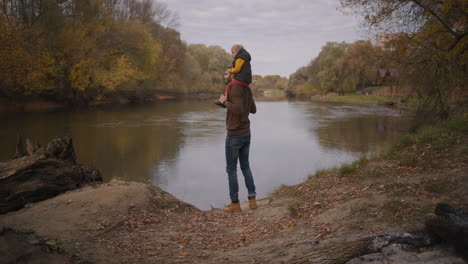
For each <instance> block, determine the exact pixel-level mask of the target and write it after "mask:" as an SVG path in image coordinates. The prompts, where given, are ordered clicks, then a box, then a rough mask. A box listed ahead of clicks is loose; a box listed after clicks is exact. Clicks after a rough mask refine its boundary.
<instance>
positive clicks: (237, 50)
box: [231, 44, 244, 58]
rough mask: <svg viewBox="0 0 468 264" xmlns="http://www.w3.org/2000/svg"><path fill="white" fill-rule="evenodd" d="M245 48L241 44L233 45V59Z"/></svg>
mask: <svg viewBox="0 0 468 264" xmlns="http://www.w3.org/2000/svg"><path fill="white" fill-rule="evenodd" d="M243 48H244V47H243V46H242V45H240V44H235V45H232V48H231V57H232V58H234V57H236V54H237V53H238V52H239V50H241V49H243Z"/></svg>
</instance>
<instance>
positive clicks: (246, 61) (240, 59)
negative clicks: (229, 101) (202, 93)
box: [215, 44, 252, 107]
mask: <svg viewBox="0 0 468 264" xmlns="http://www.w3.org/2000/svg"><path fill="white" fill-rule="evenodd" d="M231 56H232V58H233V61H232V68H231V72H232V73H234V79H233V80H232V81H231V82H230V83H228V84H227V85H226V88H225V90H224V96H228V94H229V92H230V91H231V88H232V86H233V85H235V84H239V85H242V86H245V87H248V86H249V84H250V83H252V68H251V66H250V60H251V58H250V54H249V53H248V52H247V51H246V50H245V49H244V47H243V46H242V45H239V44H236V45H233V46H232V48H231ZM215 104H216V105H219V106H221V107H225V105H224V104H223V103H221V102H219V101H217V102H215Z"/></svg>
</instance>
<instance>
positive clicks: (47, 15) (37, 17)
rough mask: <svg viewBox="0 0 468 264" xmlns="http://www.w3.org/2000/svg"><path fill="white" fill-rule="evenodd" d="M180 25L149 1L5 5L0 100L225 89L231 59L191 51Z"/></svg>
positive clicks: (51, 0) (19, 1)
mask: <svg viewBox="0 0 468 264" xmlns="http://www.w3.org/2000/svg"><path fill="white" fill-rule="evenodd" d="M177 24H178V17H177V14H175V13H173V12H172V11H171V10H169V9H168V7H167V6H166V5H165V4H162V3H158V2H154V1H152V0H0V43H2V45H0V58H1V59H0V96H1V97H6V98H24V97H28V96H31V97H33V96H41V97H46V98H49V99H53V100H58V101H62V102H69V103H72V104H76V103H86V102H90V101H96V100H97V101H99V100H105V99H106V98H112V97H118V96H124V97H126V98H133V99H135V100H140V99H143V98H147V97H151V96H152V95H154V94H155V93H156V92H158V91H164V92H173V93H193V92H214V91H215V90H216V91H222V71H223V69H224V68H225V67H226V66H228V65H229V64H230V62H231V58H230V56H229V54H228V53H227V52H226V51H224V50H223V49H222V48H220V47H217V46H209V47H207V46H205V45H187V44H186V43H184V42H183V41H182V40H181V39H180V33H179V32H178V31H177V30H176V29H174V28H175V27H176V26H177Z"/></svg>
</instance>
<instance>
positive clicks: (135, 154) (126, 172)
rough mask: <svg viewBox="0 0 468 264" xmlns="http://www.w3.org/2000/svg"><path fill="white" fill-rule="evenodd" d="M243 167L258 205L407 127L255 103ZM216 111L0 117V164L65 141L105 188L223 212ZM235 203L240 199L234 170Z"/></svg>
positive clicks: (196, 107)
mask: <svg viewBox="0 0 468 264" xmlns="http://www.w3.org/2000/svg"><path fill="white" fill-rule="evenodd" d="M257 109H258V112H257V114H255V115H251V123H252V124H251V130H252V143H251V150H250V163H251V167H252V172H253V175H254V179H255V184H256V187H257V195H258V198H262V197H266V196H268V195H269V194H270V193H271V192H272V191H274V189H275V188H277V187H278V186H280V185H282V184H287V185H292V184H297V183H300V182H302V181H304V180H305V179H306V178H307V177H308V175H310V174H313V173H314V172H316V171H317V170H321V169H327V168H331V167H338V166H341V165H342V164H343V163H346V162H352V161H353V160H356V159H358V158H359V157H361V156H363V155H375V154H378V153H382V152H383V151H385V150H386V149H387V148H388V147H389V146H390V144H392V143H393V142H394V141H395V140H396V139H397V138H398V136H399V135H400V134H401V133H402V132H403V131H404V130H405V128H406V127H407V126H408V119H407V118H405V117H404V116H402V115H401V113H400V111H399V110H398V109H392V108H386V107H382V106H361V105H342V104H325V103H315V102H301V101H279V102H257ZM224 118H225V109H222V108H220V107H217V106H215V105H214V104H213V103H212V102H211V101H166V102H160V103H157V104H154V105H145V106H119V107H114V108H106V109H98V110H96V109H94V110H85V111H83V110H81V111H72V112H70V111H52V112H35V113H13V114H12V113H8V114H7V113H2V114H0V120H1V123H2V126H1V128H0V142H1V148H0V160H6V159H9V158H11V157H12V156H13V155H14V152H15V142H16V138H17V135H22V136H23V137H28V138H31V139H32V140H34V141H37V142H39V143H41V144H45V143H47V142H48V141H49V140H51V139H52V138H54V137H57V136H62V135H70V136H72V138H73V143H74V147H75V151H76V155H77V158H78V161H79V162H80V163H83V164H87V165H91V166H94V167H96V168H98V169H99V170H100V171H101V172H102V173H103V175H104V178H105V180H111V179H124V180H132V181H139V182H144V183H150V184H152V185H154V186H159V187H161V188H162V189H164V190H166V191H168V192H169V193H171V194H173V195H175V196H176V197H178V198H179V199H181V200H183V201H185V202H188V203H191V204H193V205H195V206H197V207H198V208H200V209H203V210H207V209H210V208H211V207H222V206H223V205H226V204H228V203H229V195H228V186H227V175H226V172H225V159H224V140H225V134H226V131H225V119H224ZM238 175H239V184H240V193H239V196H240V198H241V200H246V191H245V187H244V184H243V178H242V174H241V172H240V169H239V170H238Z"/></svg>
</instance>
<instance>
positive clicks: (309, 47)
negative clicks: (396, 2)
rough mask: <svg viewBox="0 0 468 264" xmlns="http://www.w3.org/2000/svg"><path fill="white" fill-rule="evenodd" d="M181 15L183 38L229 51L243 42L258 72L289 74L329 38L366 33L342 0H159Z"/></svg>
mask: <svg viewBox="0 0 468 264" xmlns="http://www.w3.org/2000/svg"><path fill="white" fill-rule="evenodd" d="M157 1H158V2H163V3H166V4H167V5H168V7H169V9H170V10H172V11H175V12H177V14H178V15H179V16H180V26H179V27H178V28H177V29H178V30H179V31H180V32H181V38H182V40H184V41H186V42H187V43H188V44H195V43H202V44H205V45H218V46H221V47H222V48H224V49H225V50H226V51H229V50H230V48H231V46H232V45H233V44H236V43H239V44H243V45H244V47H245V48H246V50H248V51H249V52H250V54H251V56H252V71H253V73H254V74H260V75H267V74H279V75H282V76H285V77H289V75H290V74H291V73H293V72H295V71H296V70H297V69H298V68H299V67H302V66H305V65H307V64H308V63H309V62H310V61H311V60H312V59H313V58H314V57H316V56H317V55H318V54H319V52H320V49H321V47H322V46H323V45H325V43H326V42H328V41H346V42H353V41H355V40H358V39H362V38H363V34H361V33H360V32H361V31H360V29H359V19H358V18H357V17H353V16H350V15H343V14H342V13H341V12H340V11H338V10H337V8H338V7H339V0H229V1H220V0H157Z"/></svg>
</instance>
